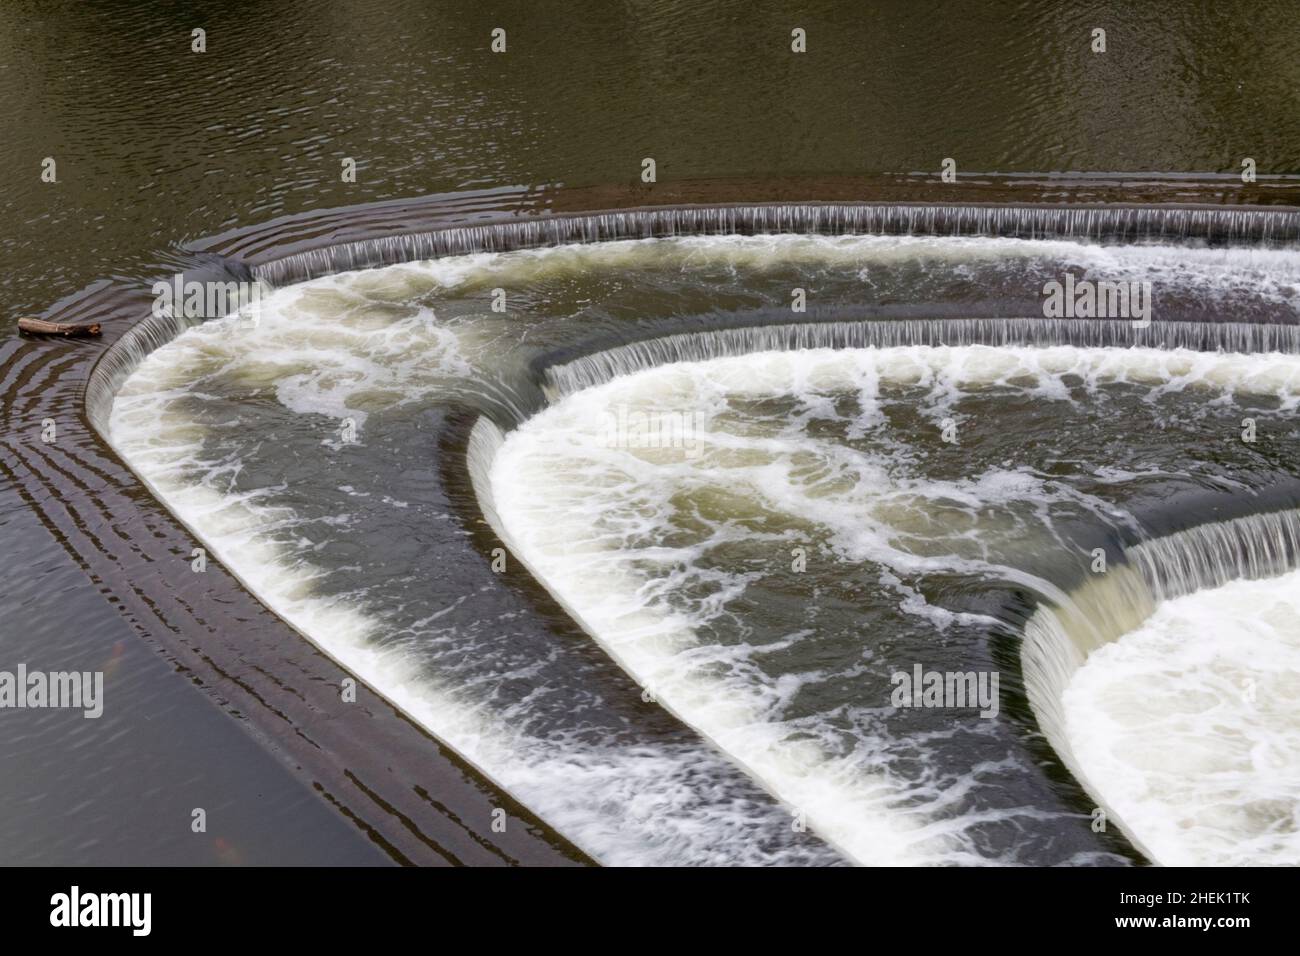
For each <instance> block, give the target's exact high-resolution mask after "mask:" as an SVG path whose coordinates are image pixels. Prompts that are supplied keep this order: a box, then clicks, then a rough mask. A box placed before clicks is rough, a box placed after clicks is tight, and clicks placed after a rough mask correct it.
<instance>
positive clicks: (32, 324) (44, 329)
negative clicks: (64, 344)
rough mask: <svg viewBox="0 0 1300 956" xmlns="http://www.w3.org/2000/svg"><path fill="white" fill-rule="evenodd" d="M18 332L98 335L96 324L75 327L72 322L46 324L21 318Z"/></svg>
mask: <svg viewBox="0 0 1300 956" xmlns="http://www.w3.org/2000/svg"><path fill="white" fill-rule="evenodd" d="M18 331H19V332H26V333H27V334H28V335H63V336H73V335H98V334H99V332H100V328H99V323H98V322H90V323H87V324H84V325H77V324H75V323H72V322H46V321H45V320H44V319H31V318H22V319H19V320H18Z"/></svg>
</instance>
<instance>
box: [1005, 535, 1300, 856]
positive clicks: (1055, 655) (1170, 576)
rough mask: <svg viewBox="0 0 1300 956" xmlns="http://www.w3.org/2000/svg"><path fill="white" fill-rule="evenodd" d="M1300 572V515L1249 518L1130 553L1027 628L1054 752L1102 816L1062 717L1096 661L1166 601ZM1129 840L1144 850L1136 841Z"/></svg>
mask: <svg viewBox="0 0 1300 956" xmlns="http://www.w3.org/2000/svg"><path fill="white" fill-rule="evenodd" d="M1297 568H1300V510H1294V509H1293V510H1286V511H1275V512H1269V513H1266V514H1253V515H1245V516H1242V517H1238V518H1231V519H1228V520H1225V521H1214V522H1209V523H1206V524H1200V525H1195V526H1193V527H1189V528H1186V529H1184V530H1182V531H1176V532H1173V533H1172V534H1168V535H1164V536H1162V537H1159V538H1154V539H1151V540H1149V541H1143V542H1140V543H1137V544H1133V545H1130V546H1129V547H1126V548H1125V549H1124V550H1123V560H1122V562H1120V563H1118V564H1114V565H1112V566H1111V567H1110V568H1108V570H1107V571H1106V572H1105V573H1104V574H1099V575H1097V576H1095V577H1093V578H1091V579H1089V580H1087V581H1086V582H1084V583H1083V584H1082V585H1080V586H1078V587H1077V588H1075V589H1074V590H1073V591H1070V592H1068V593H1067V594H1065V595H1064V599H1063V600H1060V601H1057V602H1051V601H1045V602H1044V603H1042V604H1040V605H1039V606H1038V608H1037V609H1036V610H1035V611H1034V613H1033V615H1032V616H1031V617H1030V618H1029V620H1028V622H1027V623H1026V625H1025V627H1024V640H1023V642H1022V644H1021V651H1020V658H1021V669H1022V674H1023V677H1024V685H1025V693H1026V695H1027V696H1028V698H1029V702H1030V705H1031V706H1032V707H1033V709H1034V713H1035V715H1036V716H1037V718H1038V723H1039V726H1040V727H1041V728H1042V731H1043V733H1044V734H1045V735H1046V737H1047V739H1048V741H1049V742H1050V743H1051V744H1052V748H1053V749H1054V750H1055V751H1056V753H1057V755H1058V756H1059V757H1060V758H1061V760H1062V762H1064V763H1065V765H1066V766H1067V767H1068V768H1069V769H1070V771H1071V773H1072V774H1073V775H1074V777H1075V779H1076V780H1078V781H1079V783H1080V784H1082V785H1083V786H1084V787H1085V789H1087V790H1088V791H1089V793H1090V794H1091V795H1092V796H1093V798H1094V799H1096V801H1097V804H1098V806H1102V807H1105V806H1106V803H1105V800H1104V797H1103V795H1102V793H1101V791H1100V789H1099V788H1098V787H1097V785H1096V784H1095V783H1094V782H1092V781H1089V780H1088V778H1087V775H1086V774H1085V773H1084V772H1083V770H1082V768H1081V767H1080V766H1079V762H1078V760H1077V758H1076V757H1075V755H1074V753H1073V748H1072V746H1071V744H1070V740H1069V737H1068V736H1067V734H1066V729H1065V717H1064V713H1063V710H1062V695H1063V694H1064V692H1065V689H1066V687H1067V686H1068V685H1069V683H1070V679H1071V677H1073V675H1074V672H1075V671H1076V670H1077V669H1078V668H1079V667H1081V666H1082V665H1083V663H1084V661H1085V660H1087V658H1088V655H1089V654H1091V653H1092V652H1093V651H1095V650H1097V649H1098V648H1100V647H1102V646H1103V645H1104V644H1107V643H1109V642H1110V641H1114V640H1117V639H1118V638H1120V637H1122V636H1124V635H1125V634H1127V633H1130V632H1132V631H1134V630H1136V629H1137V628H1139V627H1140V626H1141V625H1142V624H1143V622H1144V621H1146V620H1147V619H1148V618H1149V617H1150V616H1151V615H1152V613H1154V611H1155V609H1156V607H1157V606H1158V605H1159V604H1160V603H1161V602H1163V601H1167V600H1170V599H1172V598H1177V597H1182V596H1184V595H1187V594H1192V593H1194V592H1196V591H1200V590H1206V589H1213V588H1219V587H1222V586H1223V585H1225V584H1228V583H1229V582H1231V581H1236V580H1242V579H1244V580H1249V581H1254V580H1260V579H1263V578H1270V577H1277V576H1279V575H1282V574H1286V573H1287V572H1289V571H1294V570H1296V569H1297ZM1109 816H1110V817H1111V819H1113V820H1115V821H1116V822H1118V824H1119V825H1120V826H1121V827H1123V825H1124V823H1123V820H1122V819H1120V818H1119V816H1118V815H1117V814H1115V813H1114V812H1113V811H1109ZM1125 832H1126V834H1127V835H1128V837H1129V839H1130V840H1132V841H1133V842H1134V844H1135V845H1138V846H1139V847H1140V844H1139V843H1138V842H1137V840H1136V839H1135V838H1134V836H1133V834H1132V833H1130V832H1128V831H1127V830H1126V831H1125ZM1143 852H1146V851H1145V850H1144V851H1143ZM1148 855H1149V854H1148Z"/></svg>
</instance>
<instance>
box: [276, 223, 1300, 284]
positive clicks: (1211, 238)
mask: <svg viewBox="0 0 1300 956" xmlns="http://www.w3.org/2000/svg"><path fill="white" fill-rule="evenodd" d="M778 233H790V234H803V235H806V234H816V235H830V236H846V235H889V236H977V237H999V238H1015V239H1075V240H1083V241H1091V242H1105V243H1140V242H1166V243H1197V242H1200V243H1208V244H1214V245H1247V246H1264V247H1268V246H1284V245H1287V244H1290V243H1294V242H1296V241H1298V240H1300V212H1296V211H1293V210H1271V209H1268V210H1265V209H1230V208H1222V207H1156V206H1010V205H1005V206H1001V205H957V204H952V205H949V204H940V203H933V204H923V203H771V204H762V205H739V204H738V205H726V206H679V207H670V208H663V209H659V208H644V209H629V210H624V211H618V212H601V213H590V214H585V215H555V216H548V217H544V218H535V219H527V220H523V221H512V222H496V223H490V224H486V225H472V226H453V227H448V228H442V229H435V230H430V231H427V232H412V233H405V234H400V235H390V236H385V237H382V238H372V239H364V240H360V241H354V242H344V243H339V244H336V245H325V246H322V247H321V248H317V249H312V250H310V251H307V252H299V253H294V254H292V255H288V256H284V257H281V258H273V259H269V260H268V261H264V262H260V263H259V264H257V265H255V266H253V274H254V275H255V276H256V277H257V278H259V279H262V280H265V281H267V282H269V283H271V284H273V285H287V284H289V283H293V282H301V281H303V280H304V279H313V278H318V277H320V276H323V275H332V274H334V273H337V272H347V271H351V270H354V269H373V268H377V267H380V266H386V265H395V264H397V263H399V262H412V261H416V260H419V259H439V258H442V257H444V256H458V255H470V254H472V253H479V252H510V251H514V250H517V249H536V248H541V247H544V246H556V245H564V244H567V243H589V242H612V241H616V240H623V239H655V238H668V237H674V236H722V235H742V236H743V235H758V234H778Z"/></svg>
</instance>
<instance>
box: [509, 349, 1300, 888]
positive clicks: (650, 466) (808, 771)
mask: <svg viewBox="0 0 1300 956" xmlns="http://www.w3.org/2000/svg"><path fill="white" fill-rule="evenodd" d="M1298 374H1300V358H1297V357H1293V356H1282V355H1257V356H1246V355H1224V354H1210V353H1195V352H1182V351H1170V352H1165V351H1157V350H1148V349H1125V350H1105V349H1080V348H1069V347H1063V348H1055V349H1029V348H999V349H993V348H985V347H978V346H975V347H964V348H896V349H880V350H876V349H870V350H841V351H831V350H809V351H801V352H794V353H763V354H755V355H749V356H744V357H739V358H723V359H716V360H712V361H707V362H696V363H682V364H677V365H669V366H663V367H660V368H655V369H651V370H647V371H643V372H639V373H634V374H630V375H627V376H624V377H621V378H618V379H615V380H614V381H611V382H609V383H607V384H605V385H601V386H598V387H595V388H591V389H588V390H586V391H583V392H579V393H577V394H574V395H572V396H570V397H568V398H566V399H564V400H563V401H561V402H559V403H558V404H556V405H555V406H553V407H551V408H549V409H547V410H546V411H544V412H542V413H540V414H539V415H537V416H535V417H534V418H533V419H531V420H530V421H528V422H527V423H525V424H524V425H523V426H522V427H521V428H519V429H518V430H516V431H515V432H513V433H512V434H511V435H510V436H508V438H507V440H506V442H505V444H504V446H503V448H502V449H501V451H500V452H499V454H498V457H497V459H496V463H495V465H494V468H493V472H492V495H493V499H494V502H495V507H496V509H497V513H498V514H499V516H500V519H501V521H502V523H503V524H504V526H505V528H506V529H507V532H508V534H509V536H510V538H511V543H512V547H513V548H514V549H515V550H516V551H517V552H518V553H519V554H520V555H521V556H522V557H523V559H524V560H525V561H527V562H528V563H529V565H530V566H531V567H532V568H533V569H534V570H535V572H536V573H537V574H538V575H539V576H540V577H541V579H542V580H543V581H545V582H546V583H547V584H548V586H549V587H550V588H551V589H552V590H553V592H554V593H555V594H556V596H557V597H558V598H559V599H560V600H561V601H562V602H563V603H564V604H565V605H566V606H567V607H569V608H570V609H571V610H572V611H573V612H574V613H575V615H577V616H578V617H579V618H580V619H581V620H582V622H583V623H584V625H585V626H586V627H587V629H588V630H589V631H590V632H591V633H592V634H593V636H594V637H595V638H596V639H597V640H598V641H599V642H600V643H601V644H602V646H604V647H605V648H606V649H607V650H608V651H609V653H610V654H611V655H612V656H614V657H615V658H616V659H617V660H618V661H619V662H620V663H621V664H622V665H623V666H624V667H625V668H626V669H627V670H628V671H629V672H630V673H631V674H633V675H634V676H635V677H636V679H637V680H638V681H639V682H641V683H642V684H643V685H645V686H646V687H648V688H651V689H652V690H653V691H654V693H655V694H656V696H657V697H658V699H659V700H660V701H661V702H663V703H664V704H665V705H666V706H668V707H669V708H671V709H672V710H673V711H674V712H676V713H678V714H679V715H680V716H682V717H683V719H685V720H686V721H687V722H689V723H690V724H692V725H693V726H695V727H697V728H698V729H700V730H701V732H703V733H705V734H706V735H708V736H709V737H710V738H712V739H713V740H715V741H716V742H717V743H718V744H719V745H720V746H721V747H722V748H723V749H724V750H726V751H727V752H728V753H729V754H731V755H732V756H733V757H734V758H735V759H737V760H738V761H739V762H740V763H742V764H743V765H744V766H746V767H747V768H748V769H749V770H750V772H752V773H754V774H755V775H756V776H757V777H758V778H759V779H761V780H762V781H763V782H764V784H765V785H767V786H768V787H769V788H770V789H771V790H772V791H773V792H775V793H776V794H778V795H779V796H780V797H781V798H782V799H784V800H785V801H787V802H789V803H790V804H792V805H793V806H796V807H799V808H801V809H803V810H804V811H806V813H807V815H808V820H809V822H810V824H811V825H812V826H813V827H814V828H815V829H816V830H817V832H819V833H821V834H822V835H824V836H826V837H827V838H829V839H831V840H832V841H833V842H835V843H836V844H837V845H838V846H840V847H842V848H843V849H845V850H846V851H847V852H848V853H849V854H851V855H852V856H853V857H854V858H855V859H857V860H859V861H861V862H865V863H899V862H906V863H916V862H944V861H954V860H963V859H964V860H967V861H972V856H971V855H970V853H969V841H968V840H967V836H966V827H967V826H969V825H972V824H975V823H977V822H981V821H976V820H970V819H966V820H963V819H950V818H945V817H944V808H945V806H946V805H947V802H948V793H949V791H950V790H952V789H953V788H958V789H959V788H960V787H961V786H964V785H966V784H967V783H968V781H953V780H938V779H928V780H926V779H923V780H921V781H920V782H918V781H915V780H906V779H904V778H903V777H902V776H900V775H897V774H894V773H891V771H890V765H891V762H892V759H893V757H892V754H891V746H892V745H893V743H894V742H893V741H890V740H888V739H887V738H883V737H879V736H875V737H873V734H880V733H882V731H881V730H880V728H879V726H878V723H877V722H876V721H874V720H873V719H872V716H871V714H870V712H869V711H870V708H866V707H863V708H860V709H858V710H857V711H856V712H854V713H853V714H852V715H851V720H852V721H853V723H854V726H855V732H856V733H859V734H861V737H860V739H859V740H858V743H857V746H856V747H855V748H854V749H853V750H852V752H850V753H848V754H847V755H846V754H845V752H844V747H843V745H842V735H841V734H840V733H838V732H837V731H836V730H835V728H834V725H835V724H836V723H837V722H839V721H842V720H843V719H844V717H845V715H844V714H843V713H840V712H836V713H835V714H833V715H827V716H826V717H825V719H817V718H812V719H809V718H802V719H799V720H787V719H786V718H785V716H784V714H783V711H784V707H785V704H786V702H787V701H788V700H789V699H790V697H791V696H792V694H793V693H794V692H795V691H796V690H797V689H798V688H799V687H800V686H802V685H803V684H804V683H806V682H809V681H811V682H816V681H818V680H821V679H823V677H824V675H818V674H812V673H810V674H803V675H800V674H787V675H784V676H782V677H780V678H774V677H773V676H771V675H769V674H767V673H765V672H764V671H763V670H762V669H761V668H760V667H757V666H755V664H754V658H755V655H758V654H762V653H764V652H765V651H766V650H770V648H763V647H756V646H751V645H749V644H747V643H745V642H744V641H743V639H742V640H741V641H739V642H738V643H736V644H720V643H709V642H702V641H701V640H700V638H699V636H698V635H699V632H700V630H701V628H702V627H703V626H705V625H708V624H712V623H715V622H717V621H718V620H720V619H722V618H724V616H725V615H726V614H727V613H728V611H727V603H728V601H729V600H731V599H732V598H733V597H734V596H736V595H738V594H740V593H742V592H743V591H744V588H745V587H746V585H747V583H748V577H747V575H746V574H745V573H744V572H743V571H735V572H730V573H728V572H721V571H718V570H717V569H710V570H705V569H704V568H702V567H700V566H699V564H698V562H699V559H700V558H701V557H702V556H703V555H705V554H707V552H708V551H709V550H711V549H712V548H714V547H717V546H719V545H722V544H725V543H726V542H727V541H729V540H731V539H732V537H733V536H735V535H748V536H751V537H752V536H754V535H755V534H756V532H755V530H754V528H755V527H756V526H761V525H762V522H750V521H747V520H746V519H747V518H752V517H754V516H756V515H760V514H763V513H770V514H773V515H775V516H779V518H780V519H781V520H780V521H779V522H778V524H780V525H781V526H784V527H789V526H790V525H798V524H800V523H804V524H809V523H810V524H811V525H812V526H814V527H816V528H818V529H821V530H820V531H819V532H817V534H818V537H819V539H820V538H821V537H823V536H824V537H825V538H826V540H828V541H829V543H830V546H831V548H832V550H834V551H835V552H836V554H837V555H838V559H840V560H846V561H850V562H862V561H867V562H871V563H874V564H878V565H881V566H883V567H884V568H885V569H886V573H885V574H882V576H881V578H880V580H879V582H878V584H877V586H878V588H879V590H880V592H881V593H885V594H889V593H893V594H894V596H895V599H896V600H897V601H898V606H899V607H900V608H901V609H902V610H904V611H905V612H908V613H912V614H916V615H921V616H924V617H926V618H927V619H929V620H931V621H932V622H933V624H934V625H935V626H937V627H939V628H942V627H944V626H945V625H946V624H948V623H950V621H951V620H952V615H951V614H950V613H949V612H947V611H945V610H944V609H941V608H936V607H933V606H931V605H929V604H928V603H927V602H926V601H925V600H924V598H923V597H922V596H921V595H920V594H919V593H917V592H915V591H913V590H911V589H909V588H907V587H906V586H904V585H903V584H902V583H901V581H900V580H899V577H898V576H899V575H903V574H911V573H925V572H927V571H943V570H951V571H962V572H968V573H981V572H983V573H988V574H990V575H993V576H996V577H1000V578H1002V579H1003V580H1021V581H1024V582H1026V583H1028V584H1030V585H1031V586H1032V587H1034V588H1035V589H1036V590H1038V591H1039V592H1040V593H1051V590H1052V588H1051V585H1050V583H1049V582H1044V581H1040V580H1036V579H1033V578H1030V577H1029V576H1027V575H1025V574H1024V573H1023V572H1019V571H1016V570H1014V569H1012V568H1010V567H1006V566H1004V565H1001V564H999V563H998V561H997V554H998V552H999V550H1000V549H1005V548H1007V547H1020V548H1022V547H1024V546H1025V545H1026V544H1027V543H1030V542H1031V539H1032V537H1033V535H1035V534H1037V535H1043V534H1045V533H1046V531H1045V529H1044V528H1042V527H1041V526H1038V527H1034V526H1033V525H1032V524H1022V523H1019V522H1017V521H1016V520H1014V518H1011V517H1008V516H1009V515H1011V514H1012V513H1013V508H1012V506H1014V505H1016V504H1017V503H1020V504H1023V505H1024V506H1025V507H1027V508H1031V509H1032V508H1038V507H1041V506H1043V505H1049V504H1052V503H1053V502H1061V501H1065V500H1069V501H1070V502H1072V503H1073V504H1075V505H1082V506H1083V507H1086V508H1091V509H1094V510H1096V511H1097V512H1098V514H1101V513H1103V512H1104V513H1106V514H1107V515H1108V516H1110V517H1114V516H1115V515H1114V509H1113V508H1112V507H1111V506H1109V505H1107V504H1105V503H1104V502H1101V501H1096V500H1092V499H1089V498H1088V497H1087V496H1086V495H1080V494H1078V493H1077V492H1073V491H1071V490H1069V489H1068V488H1065V487H1062V486H1061V485H1059V484H1056V483H1049V482H1047V481H1045V480H1044V479H1042V478H1040V477H1038V476H1036V475H1033V474H1030V473H1029V472H1027V471H1024V470H1020V469H993V470H990V471H987V472H985V473H982V474H977V475H972V476H970V477H969V478H966V479H963V480H959V481H935V480H931V479H927V478H923V477H921V476H919V475H916V474H913V473H912V470H911V468H910V459H909V454H908V451H907V448H906V444H905V441H904V443H903V444H901V445H895V446H892V447H889V446H887V447H886V450H885V451H883V452H881V453H879V454H867V453H864V452H863V451H862V450H860V449H850V448H848V447H846V446H843V445H840V444H839V443H838V442H835V441H828V440H819V439H817V438H815V437H813V436H812V435H811V434H809V433H808V432H807V430H806V426H807V423H808V422H809V421H812V420H816V419H819V418H820V419H833V418H836V417H838V413H837V412H836V411H835V410H834V408H833V407H832V406H831V405H829V404H828V403H827V402H826V401H825V398H826V396H827V395H828V394H830V393H844V392H849V393H856V394H857V396H858V403H857V405H858V409H859V410H860V415H859V417H858V418H857V419H856V420H855V421H854V422H851V423H848V424H849V425H850V426H851V427H852V428H857V429H862V430H870V429H872V428H874V427H876V425H877V424H878V423H879V418H878V414H877V413H878V403H879V401H880V399H881V394H882V388H885V387H888V386H890V385H899V384H905V385H910V386H914V387H919V388H921V389H924V390H925V391H926V392H927V398H926V399H924V400H923V405H924V404H927V403H928V404H930V405H932V406H933V408H934V409H935V410H936V412H937V411H942V410H944V409H946V408H947V405H948V403H949V402H950V400H951V399H953V398H954V397H956V396H959V395H961V394H962V393H963V391H965V390H969V389H971V388H983V387H988V386H1002V387H1012V386H1013V385H1014V387H1015V388H1017V389H1023V390H1025V391H1028V392H1030V393H1031V394H1035V395H1038V396H1040V397H1041V398H1042V399H1043V400H1047V401H1067V400H1069V397H1068V390H1067V389H1066V388H1065V387H1064V385H1063V382H1062V380H1063V378H1064V376H1067V375H1070V376H1077V377H1078V378H1079V379H1081V380H1082V381H1083V382H1084V383H1085V387H1086V388H1088V389H1094V390H1095V389H1096V388H1098V387H1100V386H1102V385H1105V384H1110V383H1116V382H1127V383H1133V384H1140V385H1144V386H1146V387H1148V388H1149V389H1151V390H1152V393H1153V394H1154V393H1155V392H1157V391H1160V390H1167V389H1171V388H1177V389H1200V390H1203V391H1204V392H1205V393H1206V395H1207V398H1208V399H1214V398H1216V397H1221V396H1222V395H1224V394H1227V393H1259V394H1267V395H1273V394H1281V395H1282V396H1283V397H1284V398H1285V399H1286V400H1287V402H1288V403H1293V402H1294V390H1295V388H1296V387H1297V385H1300V378H1297V375H1298ZM787 397H793V398H794V399H796V400H797V406H796V410H795V411H794V413H793V414H792V415H791V416H789V417H778V418H774V419H764V418H763V416H761V415H758V416H757V417H754V416H752V415H751V416H749V417H746V416H745V415H742V414H740V413H738V412H737V410H736V408H735V407H733V405H732V403H734V402H736V401H738V400H742V401H748V402H754V401H756V400H758V401H761V400H764V399H773V398H787ZM612 409H621V410H624V411H625V412H626V411H629V410H630V411H632V412H640V413H643V414H645V415H653V414H659V415H665V414H669V415H673V414H680V413H683V412H686V411H690V412H691V413H693V414H694V415H695V416H696V418H695V419H694V421H695V423H696V425H697V431H696V433H695V434H694V435H693V440H694V442H695V443H696V446H697V447H695V448H693V449H687V448H685V447H683V448H680V449H671V448H670V449H645V448H629V447H623V446H620V445H619V444H618V443H617V442H611V441H610V434H611V433H610V431H609V427H608V425H609V422H610V421H611V415H612V412H611V410H612ZM932 417H935V416H932ZM688 451H689V453H688ZM710 497H712V498H713V499H714V500H715V502H716V501H718V500H724V501H725V502H726V503H727V506H728V507H730V508H731V509H732V518H731V519H730V520H720V519H716V518H714V519H713V521H714V523H713V524H712V526H711V527H710V528H709V530H708V531H707V533H703V534H702V536H699V537H698V538H697V539H696V540H693V542H692V543H691V544H689V545H680V544H679V545H676V546H671V547H670V546H667V545H666V544H665V543H664V542H665V538H667V537H677V538H680V537H682V535H681V534H680V529H679V528H676V527H675V525H674V521H675V519H676V516H677V512H678V510H679V505H680V503H681V502H686V501H696V500H703V499H706V498H710ZM937 517H942V518H943V520H936V518H937ZM686 519H687V520H688V521H690V522H693V523H698V522H700V521H703V520H707V519H704V518H702V517H701V515H700V514H698V513H694V512H692V513H689V514H687V515H686ZM688 537H689V536H688ZM799 543H801V542H800V540H799V539H798V538H791V537H790V536H789V535H785V536H782V535H779V534H774V535H773V536H772V547H773V548H774V549H775V548H788V547H790V546H791V545H792V544H799ZM689 588H694V589H696V590H698V591H702V592H703V593H705V595H706V596H705V597H703V598H700V599H698V600H693V601H690V600H685V599H683V597H682V595H683V593H684V592H685V591H686V590H687V589H689ZM743 627H744V622H743V621H740V622H736V623H735V625H734V626H733V627H732V628H731V629H732V630H733V631H737V632H738V633H743ZM792 639H795V638H792Z"/></svg>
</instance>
